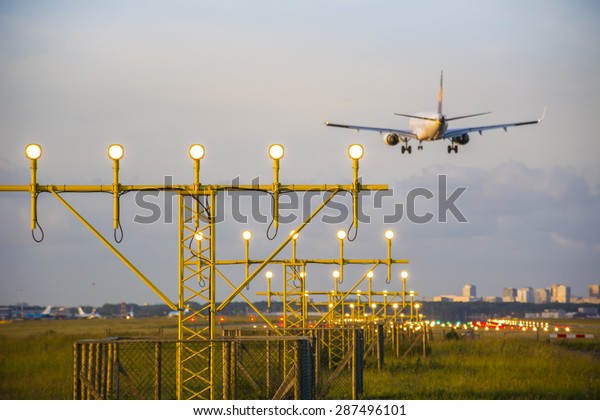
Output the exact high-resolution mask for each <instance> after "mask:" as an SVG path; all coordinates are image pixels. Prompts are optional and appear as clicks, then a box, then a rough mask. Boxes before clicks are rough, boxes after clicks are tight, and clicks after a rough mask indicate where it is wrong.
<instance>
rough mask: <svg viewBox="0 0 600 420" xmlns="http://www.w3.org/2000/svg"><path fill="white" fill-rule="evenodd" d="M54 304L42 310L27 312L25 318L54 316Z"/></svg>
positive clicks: (49, 317)
mask: <svg viewBox="0 0 600 420" xmlns="http://www.w3.org/2000/svg"><path fill="white" fill-rule="evenodd" d="M51 309H52V306H46V309H44V310H43V311H42V312H34V313H26V314H25V319H36V320H37V319H51V318H54V314H53V313H51V312H50V311H51Z"/></svg>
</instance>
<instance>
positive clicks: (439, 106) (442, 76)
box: [437, 70, 444, 115]
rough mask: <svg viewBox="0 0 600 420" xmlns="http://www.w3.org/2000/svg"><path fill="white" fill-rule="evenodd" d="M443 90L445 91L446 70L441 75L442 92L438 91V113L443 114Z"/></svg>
mask: <svg viewBox="0 0 600 420" xmlns="http://www.w3.org/2000/svg"><path fill="white" fill-rule="evenodd" d="M443 91H444V70H442V74H441V76H440V93H438V110H437V112H438V114H440V115H442V99H443Z"/></svg>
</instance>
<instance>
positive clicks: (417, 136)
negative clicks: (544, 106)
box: [325, 72, 545, 153]
mask: <svg viewBox="0 0 600 420" xmlns="http://www.w3.org/2000/svg"><path fill="white" fill-rule="evenodd" d="M443 81H444V73H443V72H442V76H441V78H440V91H439V95H438V111H437V112H428V113H417V114H414V115H408V114H395V115H399V116H402V117H409V118H410V119H409V121H408V127H409V129H408V130H404V129H396V128H382V127H366V126H360V125H349V124H335V123H330V122H326V123H325V125H326V126H328V127H338V128H349V129H353V130H357V131H360V130H365V131H377V132H379V133H380V134H381V135H382V136H383V140H384V141H385V143H386V144H388V145H389V146H395V145H397V144H398V143H400V142H403V143H404V144H403V145H402V153H405V152H408V153H411V152H412V147H411V146H409V145H408V142H409V141H410V140H417V141H418V142H419V146H418V148H419V149H420V150H422V149H423V146H422V144H421V143H422V142H424V141H437V140H449V141H450V142H451V145H449V146H448V153H452V152H453V151H454V153H458V145H461V146H463V145H465V144H467V143H468V142H469V133H473V132H478V133H479V134H480V135H481V134H483V132H484V131H488V130H497V129H499V128H502V129H504V131H506V130H507V128H508V127H518V126H521V125H529V124H538V123H540V122H542V120H543V119H544V115H543V114H542V117H541V118H540V119H537V120H532V121H523V122H514V123H505V124H495V125H484V126H477V127H465V128H454V129H449V128H448V121H453V120H459V119H463V118H470V117H476V116H479V115H484V114H489V112H480V113H477V114H470V115H463V116H459V117H452V118H448V117H446V115H445V114H444V113H442V92H443ZM544 113H545V110H544Z"/></svg>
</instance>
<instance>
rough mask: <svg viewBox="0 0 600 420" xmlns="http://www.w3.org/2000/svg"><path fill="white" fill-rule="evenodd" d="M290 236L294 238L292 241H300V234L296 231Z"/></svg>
mask: <svg viewBox="0 0 600 420" xmlns="http://www.w3.org/2000/svg"><path fill="white" fill-rule="evenodd" d="M290 236H291V237H292V239H293V240H294V241H295V240H297V239H298V236H299V234H298V233H296V231H295V230H292V231H291V232H290Z"/></svg>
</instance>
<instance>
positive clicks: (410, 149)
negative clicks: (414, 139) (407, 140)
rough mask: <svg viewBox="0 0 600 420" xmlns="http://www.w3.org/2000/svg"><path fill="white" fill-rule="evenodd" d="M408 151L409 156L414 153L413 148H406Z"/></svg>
mask: <svg viewBox="0 0 600 420" xmlns="http://www.w3.org/2000/svg"><path fill="white" fill-rule="evenodd" d="M406 150H408V154H411V153H412V146H408V147H407V148H406Z"/></svg>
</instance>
